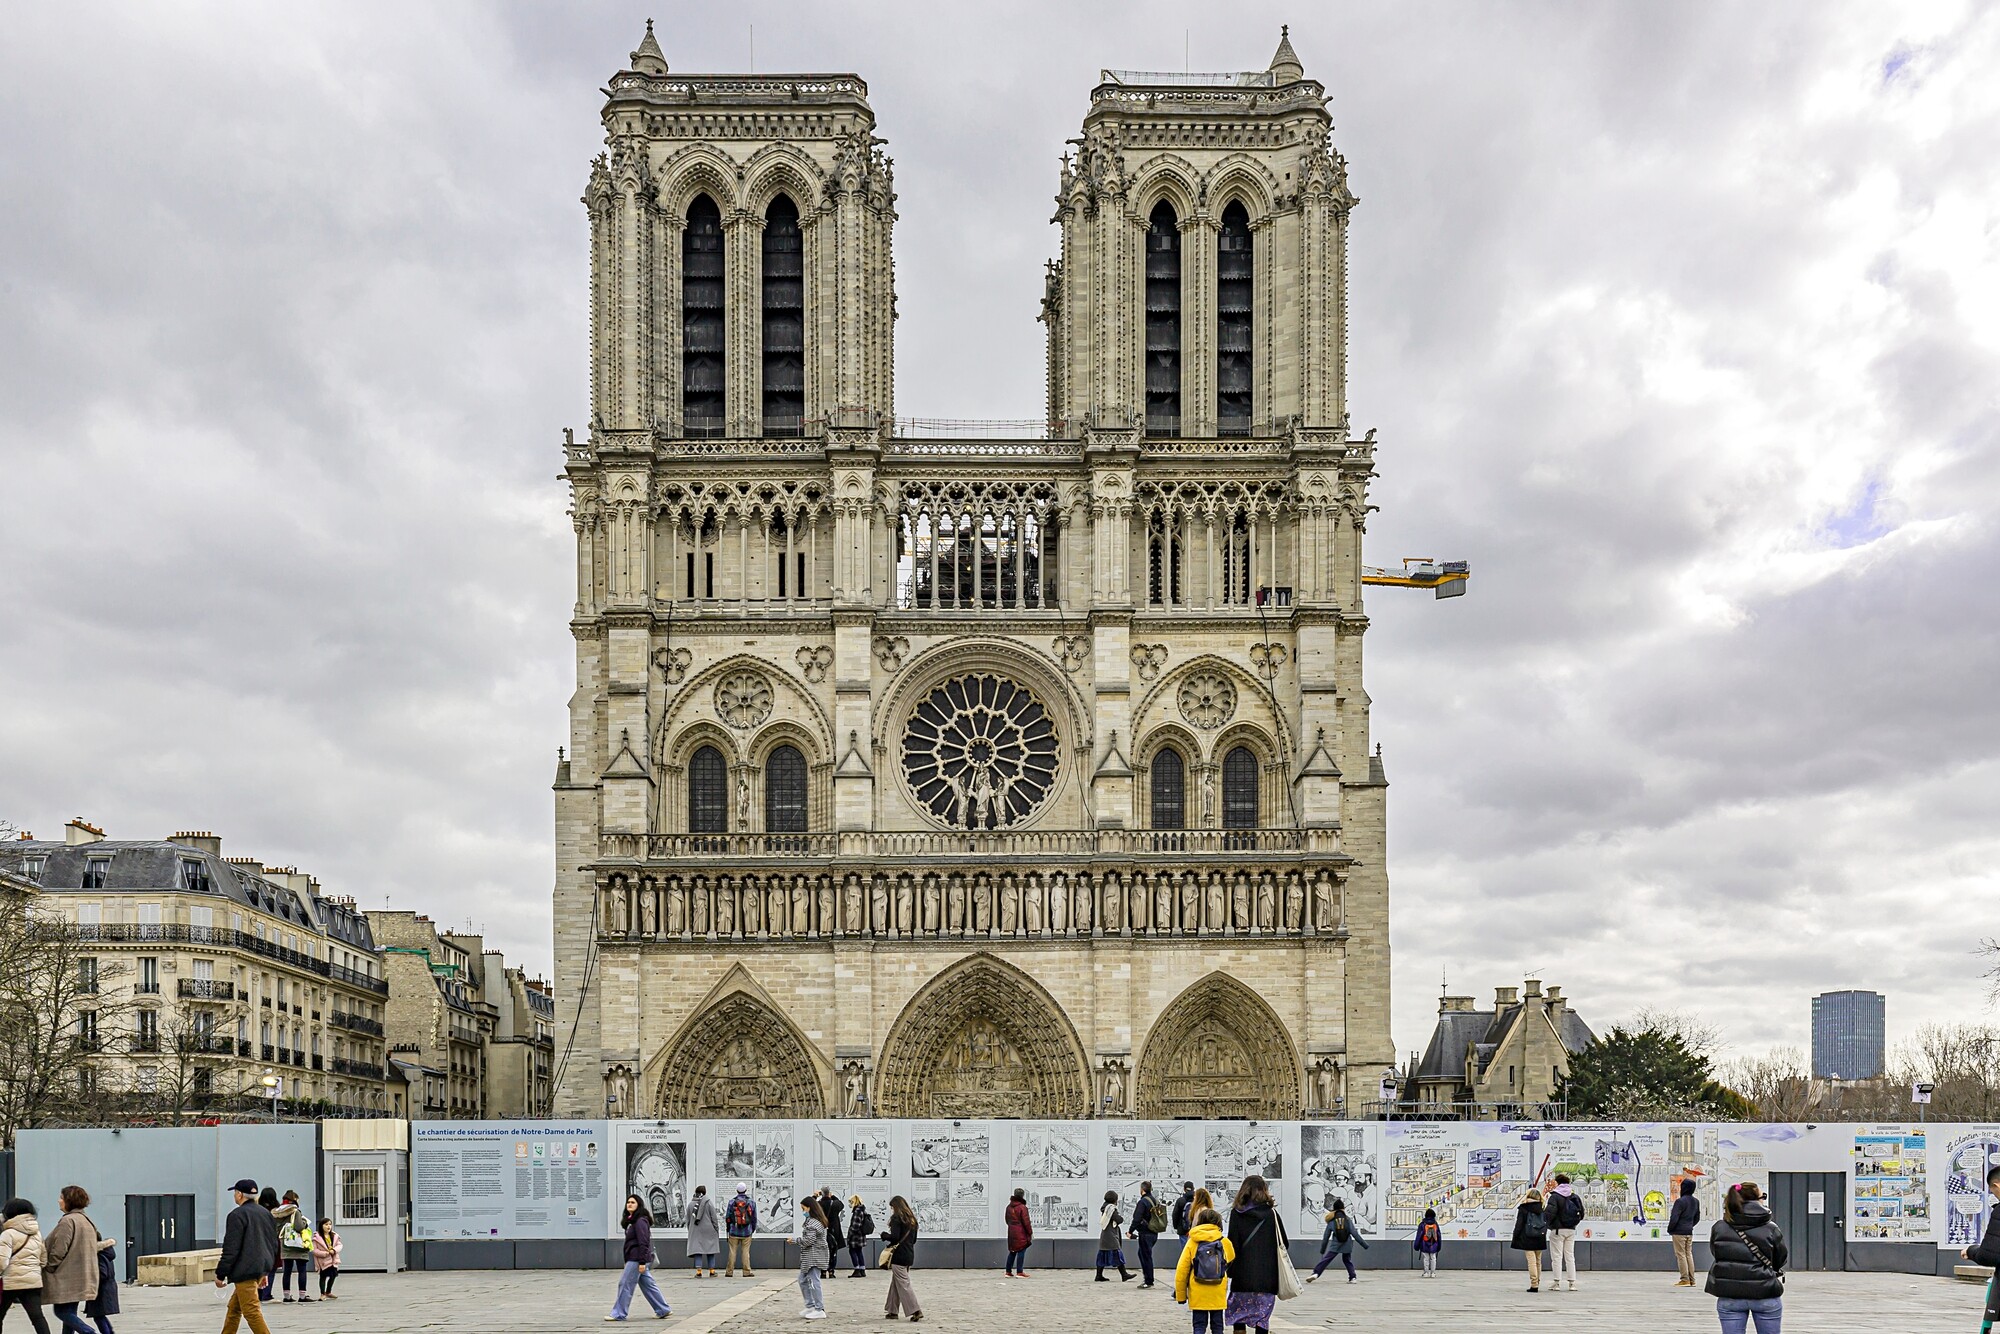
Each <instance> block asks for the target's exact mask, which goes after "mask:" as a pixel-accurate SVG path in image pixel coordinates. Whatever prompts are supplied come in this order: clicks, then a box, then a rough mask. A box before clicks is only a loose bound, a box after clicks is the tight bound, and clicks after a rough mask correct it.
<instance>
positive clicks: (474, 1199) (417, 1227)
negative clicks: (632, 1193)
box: [410, 1121, 608, 1240]
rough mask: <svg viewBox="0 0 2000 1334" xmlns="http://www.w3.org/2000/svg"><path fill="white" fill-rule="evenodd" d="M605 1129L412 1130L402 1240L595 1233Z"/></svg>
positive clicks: (587, 1124) (595, 1124) (601, 1214)
mask: <svg viewBox="0 0 2000 1334" xmlns="http://www.w3.org/2000/svg"><path fill="white" fill-rule="evenodd" d="M606 1130H607V1126H606V1125H605V1123H604V1122H602V1121H519V1122H516V1121H418V1122H416V1123H414V1124H413V1125H411V1127H410V1149H411V1154H410V1157H411V1168H412V1171H411V1175H412V1177H413V1180H412V1183H411V1199H410V1233H411V1235H412V1236H414V1237H416V1238H417V1239H418V1240H424V1239H428V1238H438V1239H445V1238H473V1237H541V1238H547V1237H599V1236H602V1235H604V1231H605V1228H606V1226H607V1222H606V1207H607V1206H606V1203H605V1190H604V1168H605V1161H606V1150H607V1144H608V1141H607V1136H606Z"/></svg>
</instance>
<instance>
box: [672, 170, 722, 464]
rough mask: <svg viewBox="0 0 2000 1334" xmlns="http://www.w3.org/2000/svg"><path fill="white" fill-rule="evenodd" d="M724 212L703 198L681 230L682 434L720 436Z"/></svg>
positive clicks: (691, 207)
mask: <svg viewBox="0 0 2000 1334" xmlns="http://www.w3.org/2000/svg"><path fill="white" fill-rule="evenodd" d="M722 370H723V356H722V211H721V210H720V209H718V208H717V207H716V206H715V201H714V200H713V199H710V198H709V197H708V196H707V195H697V196H696V197H695V201H694V202H693V203H692V204H689V205H688V213H687V226H686V227H685V228H683V229H682V230H681V431H682V433H683V434H685V435H687V436H689V437H694V438H700V437H708V436H719V435H721V434H722V433H723V429H724V426H725V423H724V420H723V391H722Z"/></svg>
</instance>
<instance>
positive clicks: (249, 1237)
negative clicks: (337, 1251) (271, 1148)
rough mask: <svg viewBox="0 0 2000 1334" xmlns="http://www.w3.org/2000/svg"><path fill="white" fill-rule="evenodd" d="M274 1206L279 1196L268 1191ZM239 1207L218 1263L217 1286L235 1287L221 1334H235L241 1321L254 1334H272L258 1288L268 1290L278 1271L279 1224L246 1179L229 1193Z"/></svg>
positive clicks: (226, 1232) (228, 1227)
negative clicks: (272, 1274) (274, 1274)
mask: <svg viewBox="0 0 2000 1334" xmlns="http://www.w3.org/2000/svg"><path fill="white" fill-rule="evenodd" d="M264 1194H265V1195H269V1196H270V1197H271V1199H272V1201H273V1202H274V1203H275V1202H276V1200H277V1198H278V1195H277V1192H276V1191H274V1190H271V1189H270V1188H269V1187H266V1188H265V1191H264ZM230 1195H231V1197H232V1198H234V1199H235V1201H236V1207H235V1208H234V1209H231V1210H230V1211H229V1218H228V1221H226V1222H225V1223H224V1224H223V1226H222V1255H221V1257H220V1258H219V1259H217V1260H216V1262H215V1286H216V1287H218V1288H229V1287H233V1288H234V1289H235V1291H233V1292H231V1293H230V1294H229V1310H228V1312H227V1313H226V1314H224V1316H223V1317H222V1334H236V1326H237V1323H238V1322H239V1321H241V1322H244V1323H247V1324H248V1325H249V1326H250V1328H251V1330H252V1331H253V1334H271V1327H270V1326H269V1325H267V1324H265V1323H264V1307H263V1303H262V1302H261V1301H260V1299H259V1297H258V1292H257V1290H258V1288H259V1287H264V1288H266V1289H267V1290H268V1288H269V1286H270V1280H271V1271H272V1270H274V1269H276V1268H277V1267H278V1224H277V1223H276V1221H275V1220H273V1219H272V1217H271V1211H270V1210H269V1209H267V1208H265V1207H264V1205H263V1202H262V1201H263V1196H261V1195H259V1194H258V1193H257V1183H256V1182H254V1181H252V1180H251V1179H250V1178H248V1177H245V1178H243V1179H242V1180H241V1181H239V1182H237V1183H236V1185H235V1186H234V1187H232V1188H231V1190H230Z"/></svg>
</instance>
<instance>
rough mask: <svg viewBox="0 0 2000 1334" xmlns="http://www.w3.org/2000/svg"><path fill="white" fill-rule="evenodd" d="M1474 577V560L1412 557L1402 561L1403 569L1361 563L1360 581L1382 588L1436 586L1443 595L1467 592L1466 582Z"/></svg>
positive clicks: (1447, 596) (1450, 596)
mask: <svg viewBox="0 0 2000 1334" xmlns="http://www.w3.org/2000/svg"><path fill="white" fill-rule="evenodd" d="M1471 578H1472V563H1471V562H1470V561H1462V560H1447V561H1433V560H1428V559H1421V558H1418V557H1411V558H1409V559H1407V560H1405V561H1404V562H1403V568H1402V569H1400V570H1385V569H1383V568H1382V567H1381V566H1379V565H1364V566H1362V567H1361V582H1362V583H1364V584H1374V585H1377V586H1378V587H1382V588H1429V589H1434V590H1436V594H1437V596H1438V597H1441V598H1458V597H1464V596H1465V585H1466V582H1467V581H1468V580H1470V579H1471Z"/></svg>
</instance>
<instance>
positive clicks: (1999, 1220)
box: [8, 1167, 2000, 1330]
mask: <svg viewBox="0 0 2000 1334" xmlns="http://www.w3.org/2000/svg"><path fill="white" fill-rule="evenodd" d="M1986 1193H1987V1194H1989V1195H1991V1196H1992V1197H1993V1198H1994V1200H1995V1201H1996V1202H2000V1167H1991V1168H1988V1169H1987V1171H1986ZM8 1207H9V1208H10V1209H11V1208H12V1207H13V1206H12V1205H9V1206H8ZM1958 1258H1959V1259H1961V1260H1965V1261H1967V1262H1969V1263H1971V1264H1976V1265H1991V1266H1994V1274H1993V1278H1992V1279H1991V1280H1989V1281H1988V1282H1987V1284H1986V1323H1985V1324H1983V1325H1981V1326H1980V1328H1981V1329H1983V1330H1990V1329H1992V1328H1993V1327H1994V1326H1995V1325H1996V1324H2000V1203H1996V1204H1993V1205H1988V1206H1987V1212H1986V1231H1985V1232H1984V1233H1983V1234H1981V1236H1980V1238H1979V1244H1978V1245H1976V1246H1968V1247H1966V1248H1965V1249H1964V1250H1962V1251H1960V1252H1959V1253H1958Z"/></svg>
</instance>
